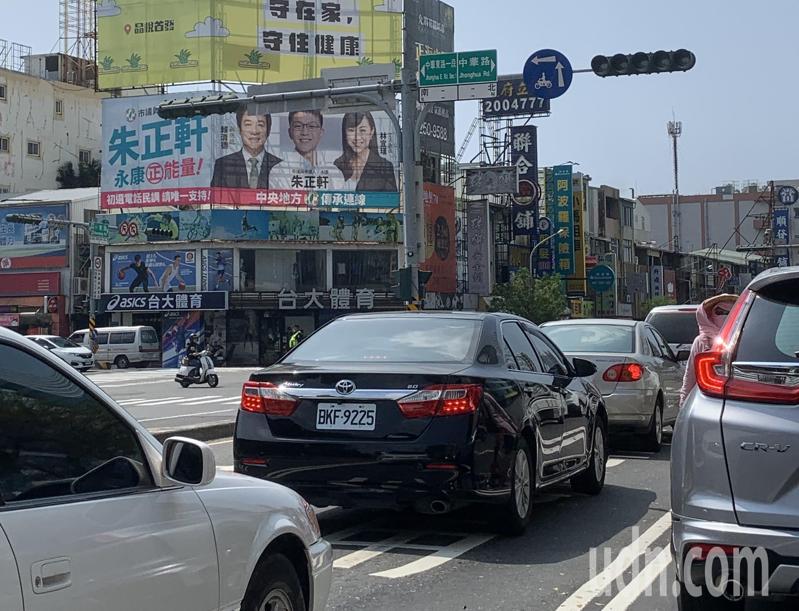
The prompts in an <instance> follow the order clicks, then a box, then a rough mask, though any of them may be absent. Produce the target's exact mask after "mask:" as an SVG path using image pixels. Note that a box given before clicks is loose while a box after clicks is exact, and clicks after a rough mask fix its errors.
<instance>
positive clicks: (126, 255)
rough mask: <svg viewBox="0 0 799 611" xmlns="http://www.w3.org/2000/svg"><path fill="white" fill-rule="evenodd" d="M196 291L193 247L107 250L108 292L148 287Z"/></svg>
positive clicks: (169, 290) (131, 290)
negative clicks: (109, 261)
mask: <svg viewBox="0 0 799 611" xmlns="http://www.w3.org/2000/svg"><path fill="white" fill-rule="evenodd" d="M151 289H152V290H153V291H156V292H157V291H160V292H163V293H168V292H172V291H196V290H198V289H199V286H198V284H197V261H196V256H195V251H193V250H150V251H126V252H114V253H111V292H112V293H136V292H142V293H149V292H150V290H151Z"/></svg>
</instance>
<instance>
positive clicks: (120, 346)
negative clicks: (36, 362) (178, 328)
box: [69, 326, 161, 369]
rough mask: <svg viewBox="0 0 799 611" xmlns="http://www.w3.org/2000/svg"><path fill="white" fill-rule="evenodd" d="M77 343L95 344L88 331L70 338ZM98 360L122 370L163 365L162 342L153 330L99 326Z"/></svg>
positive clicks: (96, 355) (75, 333) (77, 333)
mask: <svg viewBox="0 0 799 611" xmlns="http://www.w3.org/2000/svg"><path fill="white" fill-rule="evenodd" d="M69 339H71V340H72V341H73V342H75V343H76V344H82V345H84V346H90V345H91V339H90V337H89V330H88V329H81V330H80V331H75V332H74V333H73V334H72V335H70V336H69ZM97 345H98V348H97V354H95V356H94V358H95V360H96V361H106V362H108V363H113V364H114V365H116V366H117V367H119V368H120V369H127V368H128V367H130V366H131V365H140V366H142V367H147V366H149V365H150V363H156V364H157V365H160V364H161V342H160V341H159V340H158V333H156V332H155V329H153V328H152V327H144V326H138V327H98V328H97Z"/></svg>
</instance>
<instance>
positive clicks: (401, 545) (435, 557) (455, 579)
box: [91, 370, 795, 611]
mask: <svg viewBox="0 0 799 611" xmlns="http://www.w3.org/2000/svg"><path fill="white" fill-rule="evenodd" d="M248 373H249V372H248V371H247V372H245V371H243V370H233V371H228V370H222V373H221V375H222V385H221V386H220V387H219V388H218V389H215V390H209V389H208V388H207V387H205V388H190V389H187V390H183V389H182V388H180V386H178V385H177V384H176V383H174V382H172V381H171V377H170V376H171V375H172V374H173V372H170V373H165V372H158V371H153V370H151V371H147V370H144V371H138V372H130V373H127V372H108V373H97V374H92V376H91V377H93V378H94V379H95V381H98V382H99V383H100V384H101V386H102V387H103V388H104V389H105V390H106V391H107V392H108V393H109V394H110V395H111V396H112V397H114V398H115V399H117V400H119V401H120V402H123V404H125V405H126V407H127V409H129V410H130V411H131V413H133V414H134V415H135V416H137V417H139V418H141V420H142V422H144V423H145V424H146V425H147V426H148V427H150V428H157V427H156V425H158V426H159V427H163V426H164V424H166V425H169V426H172V425H173V424H174V425H179V426H184V425H185V424H188V423H201V422H208V421H211V420H214V419H217V418H225V419H232V418H233V417H234V415H235V411H236V403H235V402H234V399H237V397H238V393H239V391H240V389H241V383H242V382H243V381H244V379H246V377H247V375H248ZM206 396H207V397H208V399H203V398H201V397H206ZM169 397H178V399H175V400H172V399H169ZM179 400H183V402H182V403H175V401H179ZM132 401H142V402H140V403H132ZM202 401H208V402H207V403H202ZM162 402H163V403H162ZM159 403H160V404H159ZM210 445H211V447H212V448H213V450H214V452H215V454H216V457H217V464H218V465H219V466H220V467H221V468H222V469H226V470H230V469H232V464H233V455H232V443H231V440H230V439H222V440H217V441H211V442H210ZM614 446H615V447H614V450H613V452H612V455H611V460H610V462H609V464H608V478H607V483H606V486H605V489H604V490H603V491H602V493H601V494H600V495H599V496H597V497H589V496H582V495H577V494H574V493H572V492H571V490H570V489H569V487H568V486H564V487H559V488H556V489H552V490H548V491H547V492H546V493H542V494H539V496H538V498H537V499H536V505H535V510H534V517H533V521H532V523H531V525H530V527H529V528H528V530H527V532H526V534H525V535H524V536H522V537H518V538H509V537H504V536H500V535H497V534H496V533H495V532H494V531H493V529H492V527H491V524H490V522H489V521H488V520H487V516H486V513H485V512H484V510H481V509H465V510H461V511H458V512H455V513H453V514H450V515H447V516H420V515H417V514H414V513H410V512H403V513H397V512H390V511H366V510H343V509H340V508H336V507H327V508H321V509H319V510H318V511H319V521H320V524H321V526H322V531H323V533H324V536H325V537H326V538H327V539H328V540H329V541H331V543H333V545H334V549H335V569H334V582H333V588H332V591H331V594H330V599H329V603H328V607H327V608H328V609H332V610H340V611H344V610H347V611H351V610H369V611H371V610H374V609H380V610H381V611H390V610H394V609H396V610H398V611H399V610H402V611H408V610H417V609H418V610H420V611H429V610H430V609H436V611H449V610H453V611H467V610H468V611H477V610H486V611H494V610H502V611H505V610H509V611H515V610H519V611H521V610H525V611H527V610H531V609H534V610H536V611H538V610H541V611H583V610H592V611H593V610H595V609H606V610H610V611H621V610H625V609H630V610H633V611H674V610H676V609H677V604H676V600H675V597H674V589H673V588H674V581H673V579H674V578H673V569H672V566H671V557H670V553H669V551H668V538H669V526H670V518H669V486H670V484H669V462H668V461H669V451H670V447H669V446H668V445H666V447H664V449H663V450H662V451H661V452H660V453H658V454H651V453H645V452H640V451H636V450H635V449H633V448H634V446H630V445H619V444H618V443H616V444H614ZM633 544H635V545H636V546H640V548H639V552H635V553H629V549H630V547H631V546H632V545H633ZM793 608H795V603H793V604H792V603H783V604H775V603H762V602H761V603H750V604H749V605H748V606H747V609H749V610H750V611H751V610H758V611H776V610H781V611H782V610H787V609H793Z"/></svg>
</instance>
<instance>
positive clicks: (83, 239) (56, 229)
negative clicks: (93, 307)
mask: <svg viewBox="0 0 799 611" xmlns="http://www.w3.org/2000/svg"><path fill="white" fill-rule="evenodd" d="M99 196H100V195H99V189H97V188H86V189H61V190H52V191H34V192H33V193H29V194H28V195H26V196H20V197H16V198H12V199H5V200H2V201H0V325H2V326H4V327H10V328H12V329H15V330H17V331H19V332H21V333H52V334H56V335H69V332H70V331H71V330H73V329H74V328H76V327H78V326H83V325H85V324H86V321H87V302H86V299H87V296H88V289H89V281H88V277H89V247H88V236H87V235H86V232H85V231H83V230H80V229H79V228H70V227H69V226H65V225H63V224H60V223H54V222H52V221H59V220H60V221H78V222H81V223H85V222H88V221H90V220H91V219H92V218H93V217H94V215H95V214H96V213H97V210H98V208H99ZM9 214H18V215H27V216H34V217H39V218H41V221H40V222H39V223H34V224H21V223H15V222H9V221H8V220H7V215H9Z"/></svg>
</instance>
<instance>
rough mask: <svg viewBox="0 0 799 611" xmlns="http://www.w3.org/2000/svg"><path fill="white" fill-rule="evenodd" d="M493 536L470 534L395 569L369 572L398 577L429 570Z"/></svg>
mask: <svg viewBox="0 0 799 611" xmlns="http://www.w3.org/2000/svg"><path fill="white" fill-rule="evenodd" d="M493 538H494V535H472V536H469V537H466V538H465V539H462V540H460V541H456V542H455V543H452V544H451V545H447V546H446V547H443V548H441V549H440V550H439V551H437V552H434V553H432V554H430V555H429V556H425V557H424V558H419V559H418V560H414V561H413V562H409V563H408V564H403V565H402V566H399V567H397V568H395V569H390V570H388V571H381V572H379V573H371V575H372V577H386V578H387V579H399V578H400V577H409V576H410V575H416V574H418V573H423V572H424V571H429V570H430V569H434V568H436V567H438V566H441V565H442V564H445V563H447V562H449V561H450V560H452V559H454V558H457V557H458V556H460V555H461V554H465V553H466V552H468V551H469V550H471V549H474V548H475V547H477V546H478V545H482V544H483V543H486V542H488V541H490V540H491V539H493Z"/></svg>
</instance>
